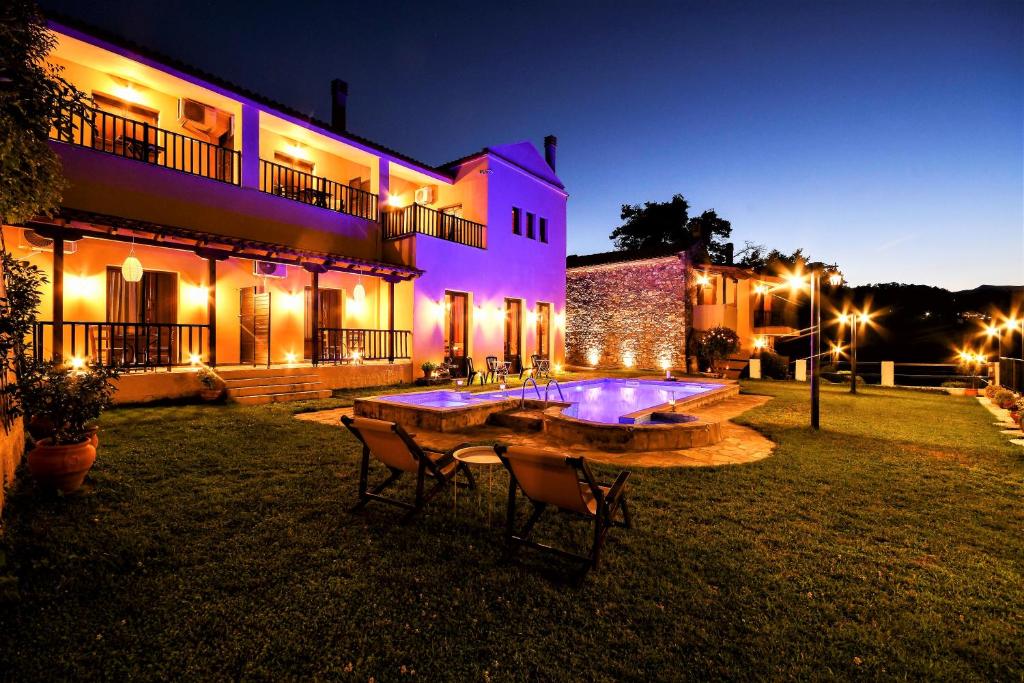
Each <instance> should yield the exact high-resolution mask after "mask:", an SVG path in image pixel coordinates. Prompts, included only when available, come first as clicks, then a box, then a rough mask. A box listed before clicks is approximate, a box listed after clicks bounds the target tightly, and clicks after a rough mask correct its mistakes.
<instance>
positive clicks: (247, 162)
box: [241, 104, 260, 190]
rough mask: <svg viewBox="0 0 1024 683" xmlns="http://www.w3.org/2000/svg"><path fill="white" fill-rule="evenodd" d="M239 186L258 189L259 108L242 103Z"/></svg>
mask: <svg viewBox="0 0 1024 683" xmlns="http://www.w3.org/2000/svg"><path fill="white" fill-rule="evenodd" d="M241 167H242V178H241V181H242V182H241V186H242V187H250V188H253V189H255V190H258V189H260V110H259V109H257V108H256V107H254V106H252V105H248V104H243V105H242V159H241Z"/></svg>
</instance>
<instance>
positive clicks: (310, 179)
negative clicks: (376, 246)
mask: <svg viewBox="0 0 1024 683" xmlns="http://www.w3.org/2000/svg"><path fill="white" fill-rule="evenodd" d="M260 189H261V190H262V191H264V192H268V193H270V194H276V195H278V196H281V197H287V198H288V199H294V200H295V201H297V202H302V203H304V204H312V205H313V206H319V207H321V208H324V209H330V210H332V211H338V212H340V213H347V214H350V215H352V216H359V217H360V218H365V219H367V220H370V221H376V220H377V195H375V194H373V193H372V192H367V191H366V190H360V189H358V188H355V187H349V186H348V185H344V184H342V183H339V182H336V181H334V180H329V179H327V178H324V177H321V176H317V175H313V174H312V173H306V172H305V171H298V170H296V169H294V168H289V167H287V166H282V165H281V164H276V163H274V162H273V161H267V160H266V159H260Z"/></svg>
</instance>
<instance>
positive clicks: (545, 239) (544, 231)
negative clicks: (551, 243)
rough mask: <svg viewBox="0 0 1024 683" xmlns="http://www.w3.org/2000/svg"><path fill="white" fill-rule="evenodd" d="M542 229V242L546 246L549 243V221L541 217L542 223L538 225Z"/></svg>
mask: <svg viewBox="0 0 1024 683" xmlns="http://www.w3.org/2000/svg"><path fill="white" fill-rule="evenodd" d="M537 225H538V227H539V228H540V241H541V242H543V243H544V244H547V243H548V219H547V218H544V217H541V219H540V222H539V223H538V224H537Z"/></svg>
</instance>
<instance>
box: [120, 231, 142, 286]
mask: <svg viewBox="0 0 1024 683" xmlns="http://www.w3.org/2000/svg"><path fill="white" fill-rule="evenodd" d="M121 277H123V278H124V279H125V282H138V281H139V280H141V279H142V262H141V261H139V259H137V258H135V238H132V248H131V249H130V250H129V251H128V256H127V257H126V258H125V260H124V263H122V264H121Z"/></svg>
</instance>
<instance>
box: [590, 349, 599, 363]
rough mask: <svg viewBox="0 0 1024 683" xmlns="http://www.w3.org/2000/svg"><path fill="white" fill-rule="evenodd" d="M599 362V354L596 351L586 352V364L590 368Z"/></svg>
mask: <svg viewBox="0 0 1024 683" xmlns="http://www.w3.org/2000/svg"><path fill="white" fill-rule="evenodd" d="M599 360H601V352H600V351H598V350H597V349H590V351H588V352H587V363H588V364H589V365H591V366H594V365H597V362H598V361H599Z"/></svg>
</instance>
